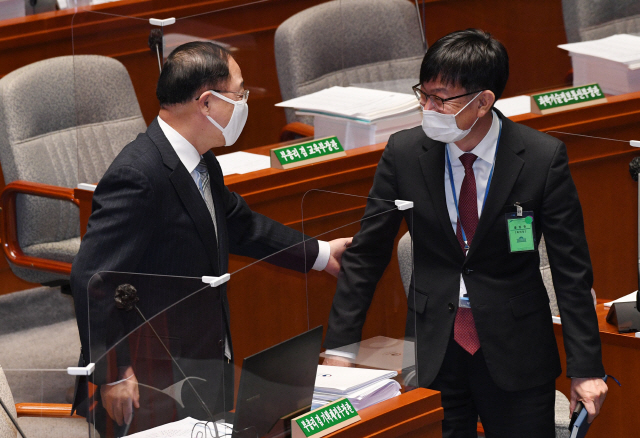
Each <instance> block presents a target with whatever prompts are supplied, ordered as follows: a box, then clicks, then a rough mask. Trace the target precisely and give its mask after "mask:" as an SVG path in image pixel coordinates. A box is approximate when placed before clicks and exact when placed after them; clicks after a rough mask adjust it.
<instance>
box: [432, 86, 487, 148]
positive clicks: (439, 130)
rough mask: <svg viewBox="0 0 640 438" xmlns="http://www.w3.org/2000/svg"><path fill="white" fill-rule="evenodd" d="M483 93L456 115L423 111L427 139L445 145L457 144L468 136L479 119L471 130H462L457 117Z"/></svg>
mask: <svg viewBox="0 0 640 438" xmlns="http://www.w3.org/2000/svg"><path fill="white" fill-rule="evenodd" d="M481 93H482V91H480V92H479V93H478V94H476V95H475V97H474V98H473V99H471V100H470V101H469V103H467V104H466V105H465V106H463V107H462V109H461V110H460V111H458V112H457V113H455V114H443V113H439V112H437V111H432V110H423V111H422V130H423V131H424V133H425V134H427V137H429V138H430V139H432V140H435V141H441V142H443V143H455V142H456V141H460V140H462V139H463V138H465V137H466V136H467V134H468V133H469V131H471V129H472V128H473V127H474V126H475V125H476V122H477V121H478V119H477V118H476V121H475V122H473V125H471V128H469V129H465V130H462V129H460V128H458V124H457V123H456V116H457V115H458V114H460V113H461V112H462V111H463V110H464V109H465V108H466V107H467V106H469V104H470V103H471V102H473V101H474V100H476V97H478V96H480V94H481Z"/></svg>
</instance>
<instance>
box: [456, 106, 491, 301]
mask: <svg viewBox="0 0 640 438" xmlns="http://www.w3.org/2000/svg"><path fill="white" fill-rule="evenodd" d="M491 114H492V116H493V119H492V122H491V127H490V128H489V131H488V132H487V135H485V136H484V138H483V139H482V140H481V141H480V143H478V145H477V146H476V147H475V148H473V150H471V151H469V152H471V153H472V154H474V155H476V156H477V157H478V159H477V160H476V161H475V162H474V163H473V174H474V175H475V177H476V192H477V202H478V219H480V217H481V215H482V207H483V204H484V195H485V193H486V191H487V183H488V182H489V174H490V173H491V168H492V167H493V162H494V158H495V156H496V147H497V146H498V136H499V135H500V119H499V118H498V116H497V114H496V113H495V112H494V111H491ZM446 147H447V151H448V152H449V159H450V161H451V171H452V172H453V185H454V186H455V189H456V199H460V187H461V186H462V180H463V179H464V166H463V165H462V162H461V161H460V156H462V154H464V152H463V151H461V150H460V148H458V146H456V144H455V143H447V146H446ZM444 193H445V197H446V199H447V210H448V211H449V219H450V220H451V226H452V227H453V232H454V233H455V232H456V227H457V226H458V213H457V211H456V204H455V203H454V202H453V194H452V193H451V180H450V179H449V166H448V165H447V162H446V158H445V162H444ZM466 294H467V287H466V286H465V284H464V280H463V278H462V274H460V297H463V296H465V295H466Z"/></svg>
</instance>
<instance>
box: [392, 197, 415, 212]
mask: <svg viewBox="0 0 640 438" xmlns="http://www.w3.org/2000/svg"><path fill="white" fill-rule="evenodd" d="M396 207H398V210H400V211H402V210H408V209H410V208H413V201H403V200H401V199H396Z"/></svg>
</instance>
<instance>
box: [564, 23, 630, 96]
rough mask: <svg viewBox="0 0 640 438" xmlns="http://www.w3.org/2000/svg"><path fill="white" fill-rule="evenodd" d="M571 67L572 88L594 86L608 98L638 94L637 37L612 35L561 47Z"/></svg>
mask: <svg viewBox="0 0 640 438" xmlns="http://www.w3.org/2000/svg"><path fill="white" fill-rule="evenodd" d="M558 47H560V48H561V49H564V50H567V51H569V55H571V63H572V64H573V86H574V87H577V86H580V85H587V84H593V83H597V84H599V85H600V88H602V91H604V92H605V93H607V94H623V93H631V92H633V91H640V36H635V35H627V34H621V35H613V36H610V37H607V38H603V39H600V40H593V41H583V42H580V43H572V44H561V45H559V46H558Z"/></svg>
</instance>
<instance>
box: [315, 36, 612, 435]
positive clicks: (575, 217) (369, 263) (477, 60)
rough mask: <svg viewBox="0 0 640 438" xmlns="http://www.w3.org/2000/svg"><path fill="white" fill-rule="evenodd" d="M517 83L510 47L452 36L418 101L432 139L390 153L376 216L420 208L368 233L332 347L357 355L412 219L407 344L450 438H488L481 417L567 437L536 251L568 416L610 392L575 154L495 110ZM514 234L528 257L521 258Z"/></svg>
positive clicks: (352, 257)
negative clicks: (550, 291)
mask: <svg viewBox="0 0 640 438" xmlns="http://www.w3.org/2000/svg"><path fill="white" fill-rule="evenodd" d="M508 71H509V70H508V57H507V52H506V50H505V48H504V47H503V46H502V44H501V43H500V42H498V41H496V40H495V39H493V38H492V37H491V36H490V35H489V34H487V33H485V32H482V31H480V30H476V29H469V30H466V31H459V32H454V33H452V34H450V35H447V36H445V37H443V38H442V39H440V40H439V41H437V42H436V43H435V44H434V45H433V46H431V47H430V48H429V50H428V52H427V53H426V55H425V57H424V60H423V62H422V66H421V70H420V83H419V84H418V85H416V86H415V87H414V92H415V93H416V97H418V99H419V101H420V104H421V106H422V107H423V110H424V111H423V124H422V127H416V128H413V129H409V130H406V131H401V132H398V133H397V134H394V135H393V136H391V138H390V139H389V142H388V145H387V147H386V149H385V151H384V153H383V155H382V158H381V160H380V163H379V165H378V169H377V172H376V175H375V179H374V183H373V187H372V188H371V192H370V194H369V196H370V198H371V199H372V200H370V201H369V202H368V205H367V210H366V212H365V216H367V217H368V216H376V215H377V214H378V213H380V212H382V211H385V209H387V208H388V207H386V206H384V205H381V204H380V203H378V202H376V201H375V199H402V200H409V201H413V202H414V208H413V210H406V211H404V212H401V211H395V212H394V213H392V214H381V215H379V216H376V217H375V218H373V219H368V220H366V221H362V225H361V229H360V231H359V232H358V233H357V234H356V236H354V239H353V245H352V246H351V247H350V248H349V249H348V250H347V251H346V252H345V254H344V256H343V258H342V270H341V271H340V274H339V276H338V286H337V292H336V295H335V298H334V301H333V307H332V310H331V316H330V320H329V329H328V332H327V336H326V339H325V346H326V347H327V348H329V349H333V348H337V347H339V346H342V345H346V344H350V343H354V342H358V341H360V336H361V330H362V325H363V323H364V320H365V318H366V311H367V309H368V306H369V304H370V302H371V299H372V295H373V292H374V290H375V287H376V283H377V282H378V280H379V279H380V276H381V275H382V272H383V271H384V267H385V266H386V265H387V264H388V262H389V259H390V257H391V252H392V249H393V244H394V238H395V236H396V234H397V232H398V227H399V226H400V222H401V221H402V219H403V218H404V219H405V221H406V222H407V225H408V227H409V230H410V231H411V232H412V240H413V247H414V250H413V251H414V277H413V278H412V284H411V289H410V293H409V297H408V305H409V315H408V318H407V336H409V337H414V336H415V341H416V345H417V347H416V348H417V353H416V356H417V361H418V367H417V371H418V379H419V385H420V386H423V387H428V388H432V389H436V390H439V391H441V392H442V404H443V407H444V412H445V416H444V421H443V436H444V437H475V436H476V421H477V418H478V415H479V416H480V418H481V420H482V423H483V425H484V429H485V432H486V435H487V437H505V438H513V437H532V438H533V437H535V438H543V437H549V438H551V437H553V436H555V433H554V399H555V385H554V381H555V379H556V377H557V376H558V375H560V373H561V365H560V360H559V355H558V349H557V346H556V342H555V337H554V332H553V325H552V320H551V313H550V311H549V305H548V296H547V292H546V289H545V287H544V284H543V281H542V277H541V274H540V271H539V260H540V259H539V255H538V252H537V250H536V249H537V246H536V245H537V244H536V243H534V238H535V242H539V241H540V238H541V236H542V235H543V234H544V237H545V241H546V246H547V251H548V255H549V260H550V265H551V270H552V274H553V282H554V287H555V291H556V294H557V300H558V305H559V308H560V312H561V317H562V329H563V336H564V344H565V348H566V352H567V376H568V377H571V378H572V384H571V407H572V408H573V407H574V406H575V405H576V402H577V401H578V400H580V401H583V402H584V404H585V406H586V408H587V411H588V412H589V421H592V420H593V418H594V417H595V416H596V415H597V413H598V411H599V409H600V406H601V404H602V402H603V401H604V398H605V395H606V392H607V386H606V384H605V383H604V381H603V377H604V375H605V372H604V368H603V366H602V358H601V347H600V338H599V333H598V322H597V319H596V313H595V309H594V303H593V298H592V295H591V285H592V269H591V262H590V258H589V251H588V248H587V242H586V238H585V233H584V225H583V218H582V210H581V207H580V202H579V200H578V194H577V192H576V188H575V185H574V183H573V180H572V179H571V175H570V173H569V165H568V158H567V153H566V148H565V145H564V144H563V143H562V142H561V141H559V140H557V139H555V138H553V137H550V136H548V135H545V134H542V133H540V132H538V131H535V130H533V129H530V128H528V127H525V126H522V125H518V124H516V123H513V122H512V121H510V120H509V119H508V118H506V117H504V116H503V115H502V114H501V113H500V112H499V111H498V110H496V109H494V108H493V104H494V102H495V101H496V100H497V99H498V98H499V97H500V95H501V93H502V91H503V90H504V87H505V84H506V81H507V77H508ZM508 224H509V226H510V227H512V229H513V231H518V232H519V231H522V232H523V235H522V239H524V240H523V241H524V242H527V241H528V244H527V245H521V246H520V247H518V245H520V243H519V242H518V237H519V236H520V235H519V234H515V233H514V234H513V235H511V234H512V233H509V232H508V231H507V227H508ZM531 225H533V229H532V228H531ZM518 227H520V228H518ZM522 239H521V240H522ZM414 318H415V320H414ZM414 327H415V329H414ZM414 332H415V333H414ZM329 353H331V351H329ZM345 362H346V360H345V359H341V358H339V357H334V358H330V359H328V360H327V363H329V364H339V365H340V364H342V365H344V364H345ZM567 415H569V413H568V412H567Z"/></svg>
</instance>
